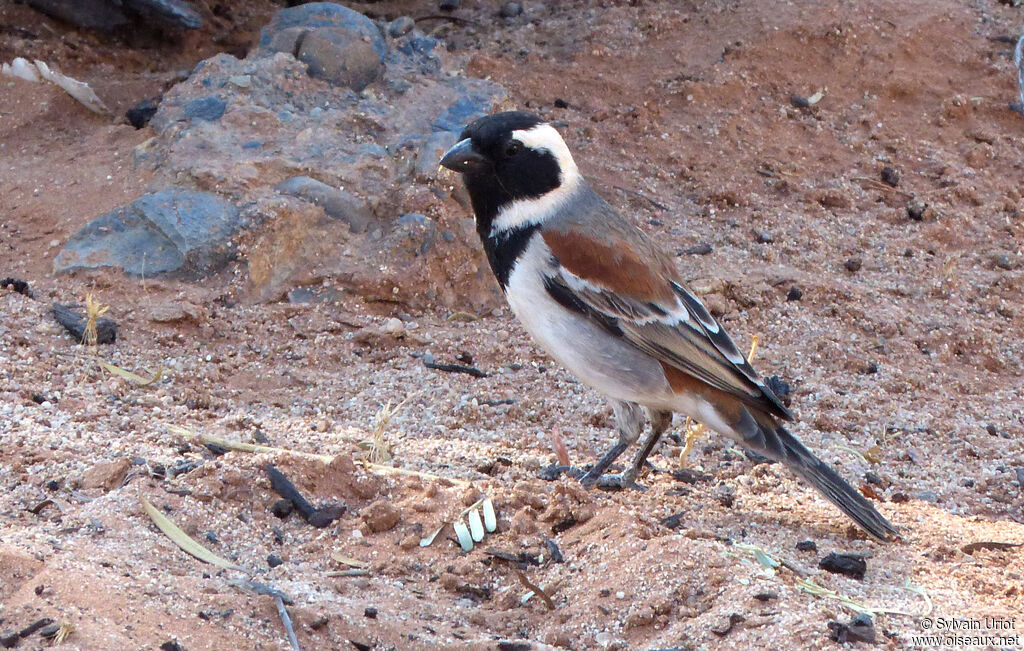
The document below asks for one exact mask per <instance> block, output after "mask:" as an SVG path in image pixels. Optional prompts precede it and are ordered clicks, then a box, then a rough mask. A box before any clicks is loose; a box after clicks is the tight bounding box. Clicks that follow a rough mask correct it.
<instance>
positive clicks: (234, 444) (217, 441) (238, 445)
mask: <svg viewBox="0 0 1024 651" xmlns="http://www.w3.org/2000/svg"><path fill="white" fill-rule="evenodd" d="M166 427H167V429H168V430H170V431H171V432H174V433H175V434H180V435H181V436H184V437H186V438H192V439H196V440H198V441H199V442H200V443H202V444H204V445H205V444H207V443H209V444H211V445H219V446H221V447H223V448H227V449H228V450H235V451H236V452H252V453H259V452H272V453H278V454H289V455H292V456H296V457H306V458H307V459H316V460H317V461H322V462H323V463H330V462H331V461H334V457H332V456H330V455H326V454H314V453H312V452H302V451H300V450H289V449H288V448H275V447H271V446H269V445H257V444H255V443H242V442H241V441H231V440H228V439H222V438H220V437H219V436H213V435H211V434H202V433H200V434H197V433H196V432H193V431H190V430H187V429H185V428H184V427H178V426H177V425H166Z"/></svg>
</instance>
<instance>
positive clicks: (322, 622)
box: [309, 617, 328, 631]
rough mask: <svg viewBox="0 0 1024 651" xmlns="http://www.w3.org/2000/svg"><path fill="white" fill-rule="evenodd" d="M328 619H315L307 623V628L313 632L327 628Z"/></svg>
mask: <svg viewBox="0 0 1024 651" xmlns="http://www.w3.org/2000/svg"><path fill="white" fill-rule="evenodd" d="M327 622H328V619H327V618H326V617H317V618H316V619H314V620H313V621H311V622H310V623H309V627H310V628H311V629H313V630H314V631H319V630H320V629H321V628H323V627H324V626H327Z"/></svg>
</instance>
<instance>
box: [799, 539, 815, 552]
mask: <svg viewBox="0 0 1024 651" xmlns="http://www.w3.org/2000/svg"><path fill="white" fill-rule="evenodd" d="M796 548H797V549H798V550H799V551H802V552H816V551H818V543H816V542H814V541H813V540H801V541H800V542H798V543H797V544H796Z"/></svg>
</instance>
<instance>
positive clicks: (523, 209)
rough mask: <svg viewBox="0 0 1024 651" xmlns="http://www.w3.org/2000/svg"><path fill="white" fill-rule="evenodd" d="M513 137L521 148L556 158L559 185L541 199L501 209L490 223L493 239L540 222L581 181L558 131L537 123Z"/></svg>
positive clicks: (517, 132)
mask: <svg viewBox="0 0 1024 651" xmlns="http://www.w3.org/2000/svg"><path fill="white" fill-rule="evenodd" d="M512 137H513V138H515V139H516V140H518V141H519V142H521V143H522V144H523V146H524V147H529V148H530V149H535V150H538V151H541V150H544V151H547V152H549V153H550V154H551V155H552V156H554V157H555V161H556V162H557V163H558V169H559V170H560V175H559V185H558V187H557V188H555V189H554V190H551V191H550V192H547V193H545V194H544V195H543V196H540V197H536V198H534V199H519V200H518V201H513V202H512V203H510V204H508V205H507V206H505V207H503V208H502V209H501V210H500V211H499V212H498V216H497V217H495V218H494V221H493V222H492V223H491V236H492V237H493V236H495V235H497V234H498V233H501V232H502V231H507V230H512V229H516V228H521V227H523V226H528V225H531V224H539V223H541V222H543V221H544V220H545V219H546V218H547V217H548V216H549V215H551V214H552V213H554V212H556V211H557V210H558V209H560V208H561V207H562V206H564V205H565V204H566V203H567V202H568V201H569V200H570V199H571V198H572V196H573V194H575V192H576V190H577V189H578V188H579V185H580V181H581V180H582V178H583V177H581V176H580V171H579V168H578V167H576V161H575V160H573V157H572V154H571V153H570V152H569V147H568V146H567V145H566V144H565V141H564V140H562V136H561V135H559V133H558V130H556V129H555V128H554V127H553V126H551V125H550V124H538V125H537V126H535V127H532V128H530V129H520V130H518V131H513V132H512Z"/></svg>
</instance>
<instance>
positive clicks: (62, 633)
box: [53, 623, 75, 646]
mask: <svg viewBox="0 0 1024 651" xmlns="http://www.w3.org/2000/svg"><path fill="white" fill-rule="evenodd" d="M74 632H75V627H74V626H72V625H71V624H67V623H64V624H61V625H60V628H58V629H57V633H56V634H55V635H54V636H53V644H54V646H56V645H58V644H63V643H64V641H65V640H67V639H68V638H69V637H71V635H72V633H74Z"/></svg>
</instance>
